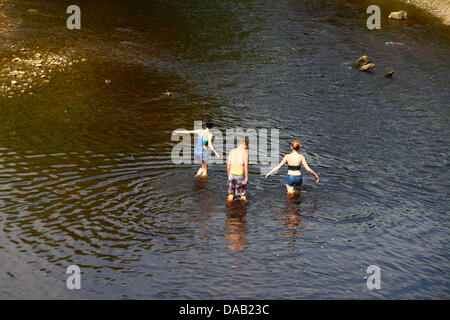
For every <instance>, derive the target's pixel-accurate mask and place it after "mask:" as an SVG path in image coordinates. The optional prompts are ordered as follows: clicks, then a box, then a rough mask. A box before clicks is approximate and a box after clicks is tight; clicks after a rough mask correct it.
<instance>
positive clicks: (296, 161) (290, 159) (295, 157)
mask: <svg viewBox="0 0 450 320" xmlns="http://www.w3.org/2000/svg"><path fill="white" fill-rule="evenodd" d="M304 158H305V157H303V156H302V155H301V154H299V153H296V152H292V153H289V154H287V155H286V162H287V164H288V166H301V165H302V163H303V159H304ZM288 174H290V175H299V174H300V175H301V174H302V173H301V171H300V170H288Z"/></svg>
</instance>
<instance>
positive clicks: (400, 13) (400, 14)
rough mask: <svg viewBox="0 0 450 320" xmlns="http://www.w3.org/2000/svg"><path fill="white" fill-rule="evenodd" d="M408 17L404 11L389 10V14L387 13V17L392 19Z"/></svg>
mask: <svg viewBox="0 0 450 320" xmlns="http://www.w3.org/2000/svg"><path fill="white" fill-rule="evenodd" d="M407 17H408V14H407V13H406V11H403V10H401V11H394V12H391V14H390V15H389V19H394V20H406V19H407Z"/></svg>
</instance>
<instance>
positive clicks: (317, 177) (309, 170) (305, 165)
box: [302, 157, 319, 183]
mask: <svg viewBox="0 0 450 320" xmlns="http://www.w3.org/2000/svg"><path fill="white" fill-rule="evenodd" d="M302 165H303V166H304V167H305V169H306V171H308V172H309V173H311V174H312V175H313V176H314V180H315V181H316V183H319V176H318V175H317V173H315V172H314V170H313V169H311V168H310V167H309V166H308V162H306V158H305V157H303V159H302Z"/></svg>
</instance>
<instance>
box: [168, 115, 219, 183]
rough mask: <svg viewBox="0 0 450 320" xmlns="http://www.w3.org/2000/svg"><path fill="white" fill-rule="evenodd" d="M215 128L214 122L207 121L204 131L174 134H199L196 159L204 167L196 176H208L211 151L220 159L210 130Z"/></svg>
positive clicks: (184, 131)
mask: <svg viewBox="0 0 450 320" xmlns="http://www.w3.org/2000/svg"><path fill="white" fill-rule="evenodd" d="M213 126H214V124H213V123H212V121H207V122H206V123H205V129H204V130H178V131H174V132H173V133H174V134H178V133H197V134H198V139H197V143H196V144H195V149H194V158H195V159H196V160H199V161H201V162H202V167H201V168H200V169H198V172H197V174H196V175H195V176H203V177H206V175H207V174H208V159H209V154H210V153H211V151H212V152H214V154H215V155H216V157H217V158H219V154H218V153H217V152H216V150H215V149H214V146H213V144H212V137H213V134H212V132H211V130H210V129H212V127H213Z"/></svg>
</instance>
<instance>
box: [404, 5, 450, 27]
mask: <svg viewBox="0 0 450 320" xmlns="http://www.w3.org/2000/svg"><path fill="white" fill-rule="evenodd" d="M400 1H402V2H405V3H409V4H412V5H415V6H416V7H419V8H421V9H423V10H425V11H428V12H430V13H432V14H433V15H435V16H436V17H438V18H440V19H442V22H443V23H444V24H446V25H450V0H400Z"/></svg>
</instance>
